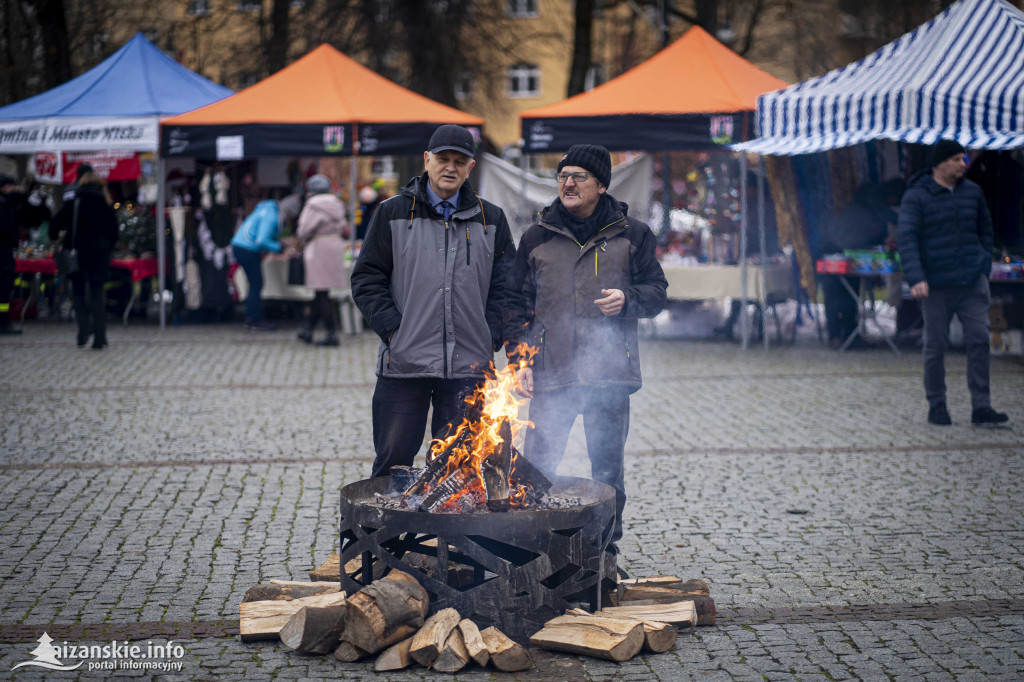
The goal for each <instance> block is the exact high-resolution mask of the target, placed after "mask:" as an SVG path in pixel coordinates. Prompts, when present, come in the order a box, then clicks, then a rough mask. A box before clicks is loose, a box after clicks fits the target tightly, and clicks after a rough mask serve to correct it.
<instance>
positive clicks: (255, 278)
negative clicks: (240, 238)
mask: <svg viewBox="0 0 1024 682" xmlns="http://www.w3.org/2000/svg"><path fill="white" fill-rule="evenodd" d="M231 250H232V252H233V253H234V254H235V260H236V261H238V264H239V265H240V266H241V267H242V271H243V272H245V278H246V279H247V280H249V295H248V296H246V297H245V321H246V322H248V323H252V324H256V323H257V322H262V321H263V301H262V299H261V298H260V295H261V294H262V293H263V267H262V266H261V265H260V254H259V252H258V251H250V250H249V249H243V248H240V247H238V246H232V247H231Z"/></svg>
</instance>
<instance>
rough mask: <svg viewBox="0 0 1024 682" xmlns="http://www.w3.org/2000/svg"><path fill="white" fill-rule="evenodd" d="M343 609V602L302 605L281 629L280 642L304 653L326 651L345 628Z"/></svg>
mask: <svg viewBox="0 0 1024 682" xmlns="http://www.w3.org/2000/svg"><path fill="white" fill-rule="evenodd" d="M345 611H346V604H344V603H341V604H335V605H333V606H320V607H317V606H304V607H303V608H301V609H299V610H298V611H297V612H296V613H295V614H294V615H292V617H291V618H289V619H288V622H287V623H286V624H285V626H284V627H283V628H281V634H280V637H281V643H282V644H284V645H285V646H286V647H288V648H289V649H291V650H292V651H300V652H302V653H304V654H329V653H331V652H332V651H333V650H334V649H335V648H336V647H337V646H338V641H339V640H340V639H341V633H342V631H343V630H344V629H345Z"/></svg>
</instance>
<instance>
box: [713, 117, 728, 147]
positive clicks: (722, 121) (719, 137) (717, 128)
mask: <svg viewBox="0 0 1024 682" xmlns="http://www.w3.org/2000/svg"><path fill="white" fill-rule="evenodd" d="M711 141H712V142H714V143H715V144H730V143H732V116H712V117H711Z"/></svg>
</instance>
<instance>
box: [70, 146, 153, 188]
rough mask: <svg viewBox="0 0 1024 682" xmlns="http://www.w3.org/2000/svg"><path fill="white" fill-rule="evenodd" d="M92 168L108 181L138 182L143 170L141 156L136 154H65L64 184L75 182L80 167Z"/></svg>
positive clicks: (113, 152) (112, 152) (114, 152)
mask: <svg viewBox="0 0 1024 682" xmlns="http://www.w3.org/2000/svg"><path fill="white" fill-rule="evenodd" d="M83 163H87V164H89V165H90V166H92V169H93V170H94V171H96V174H97V175H99V176H100V177H101V178H103V179H104V180H107V181H119V180H137V179H138V177H139V175H140V173H141V170H140V168H139V155H138V154H136V153H135V152H117V151H110V152H67V153H65V154H64V169H63V170H64V178H63V180H64V184H65V185H69V184H71V183H72V182H74V181H75V178H76V177H77V173H78V167H79V166H81V165H82V164H83Z"/></svg>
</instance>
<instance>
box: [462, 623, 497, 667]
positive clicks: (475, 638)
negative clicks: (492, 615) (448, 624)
mask: <svg viewBox="0 0 1024 682" xmlns="http://www.w3.org/2000/svg"><path fill="white" fill-rule="evenodd" d="M459 631H461V632H462V641H463V643H464V644H465V645H466V651H468V652H469V657H470V658H472V659H473V660H474V661H476V663H477V665H479V666H480V667H481V668H483V667H485V666H486V665H487V661H488V660H490V658H491V655H490V654H489V653H487V645H486V644H484V640H483V638H482V637H480V628H478V627H477V626H476V623H474V622H473V621H471V620H470V619H469V618H463V619H462V620H460V621H459Z"/></svg>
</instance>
